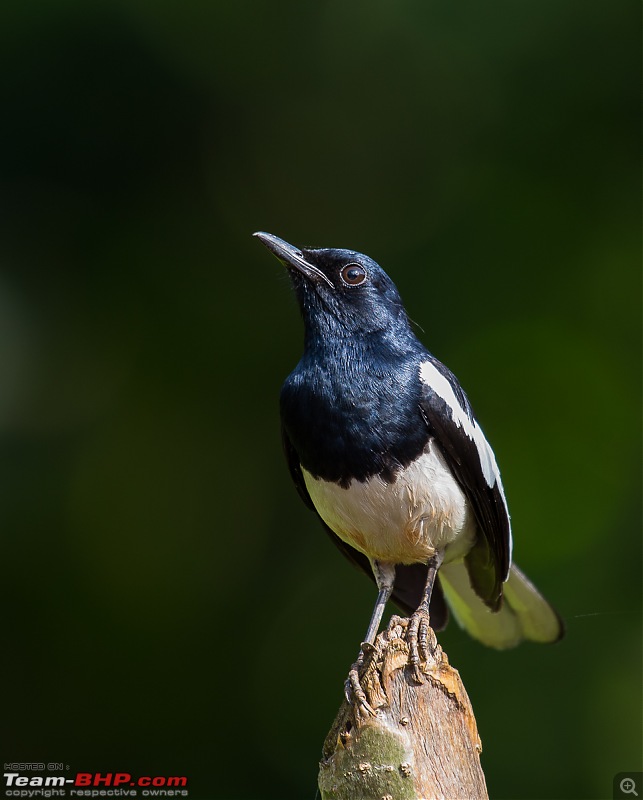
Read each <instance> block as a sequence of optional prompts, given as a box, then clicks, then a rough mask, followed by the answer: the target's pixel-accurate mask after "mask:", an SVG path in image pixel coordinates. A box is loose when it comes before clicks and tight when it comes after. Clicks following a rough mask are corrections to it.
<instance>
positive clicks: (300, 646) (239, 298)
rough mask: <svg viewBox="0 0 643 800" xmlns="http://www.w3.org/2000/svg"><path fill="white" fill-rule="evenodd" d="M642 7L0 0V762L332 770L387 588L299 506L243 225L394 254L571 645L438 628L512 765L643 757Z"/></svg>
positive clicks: (598, 765)
mask: <svg viewBox="0 0 643 800" xmlns="http://www.w3.org/2000/svg"><path fill="white" fill-rule="evenodd" d="M639 17H640V9H639V4H638V3H634V2H625V1H624V0H597V2H592V3H587V2H580V1H578V2H577V1H572V0H522V1H521V2H516V1H515V0H493V2H490V3H481V2H479V1H478V0H465V1H464V2H460V3H452V2H447V1H446V0H443V1H442V2H433V1H432V0H431V1H429V2H426V0H397V2H390V1H389V2H383V1H382V0H369V2H346V1H345V0H344V1H343V2H340V0H334V2H317V3H313V2H288V3H285V2H282V3H276V2H273V3H260V2H251V1H250V0H246V1H244V0H238V1H237V2H234V3H233V2H218V3H217V2H210V3H208V2H197V1H196V0H185V1H184V2H182V3H178V2H174V3H172V2H164V0H122V2H118V0H114V2H102V0H95V1H94V2H91V3H87V2H80V0H48V1H47V2H44V1H43V2H32V1H31V0H21V2H17V1H15V2H5V3H4V4H3V6H2V11H1V12H0V60H1V63H2V70H1V72H0V76H1V77H0V100H1V108H2V125H1V126H0V142H1V153H2V155H1V156H0V160H1V165H2V166H1V169H2V189H1V203H2V207H1V209H0V247H1V260H0V365H1V366H0V370H1V379H0V436H1V443H0V464H1V470H2V479H1V481H0V493H1V496H0V517H1V523H0V524H1V536H2V551H3V555H4V570H3V579H2V593H3V596H4V598H3V605H2V609H3V619H4V628H5V634H4V640H5V641H4V655H3V657H2V686H3V711H2V715H1V719H2V726H3V741H2V759H3V761H4V762H7V761H20V760H26V761H33V760H43V761H45V762H46V761H63V762H65V763H67V764H69V765H70V769H71V771H72V772H75V771H89V770H92V769H99V770H103V771H110V770H112V771H131V772H132V773H136V774H152V775H154V774H159V775H167V774H185V775H187V776H188V777H189V778H190V788H191V795H190V796H191V797H192V798H193V800H198V799H199V798H234V800H250V799H251V798H279V799H280V800H286V799H290V798H296V799H299V798H310V799H311V800H312V798H314V796H315V790H316V773H317V761H318V758H319V756H320V751H321V746H322V742H323V739H324V736H325V734H326V732H327V730H328V728H329V727H330V724H331V722H332V720H333V717H334V714H335V712H336V710H337V708H338V706H339V703H340V699H341V694H342V683H343V679H344V677H345V675H346V672H347V669H348V667H349V665H350V663H351V661H352V660H353V658H354V657H355V655H356V651H357V647H358V645H359V642H360V640H361V637H362V636H363V633H364V631H365V628H366V625H367V621H368V617H369V614H370V611H371V606H372V603H373V600H374V587H373V585H372V584H371V583H370V581H368V580H367V579H366V578H364V577H363V576H360V575H359V574H358V573H356V572H354V570H353V569H352V568H351V566H350V565H349V564H348V563H346V562H344V560H343V559H342V558H341V556H340V555H339V554H338V553H337V551H336V550H335V548H334V547H333V546H332V544H331V543H330V542H329V541H328V539H327V537H326V536H325V535H324V533H323V531H322V529H321V527H320V526H319V525H318V523H317V521H316V520H315V518H314V516H313V515H312V514H311V513H309V512H308V511H307V510H306V508H305V507H304V506H303V505H302V504H301V503H300V501H299V499H298V497H297V495H296V493H295V491H294V489H293V487H292V486H291V483H290V479H289V476H288V473H287V469H286V467H285V464H284V462H283V459H282V455H281V450H280V438H279V422H278V393H279V388H280V385H281V382H282V380H283V379H284V377H285V376H286V375H287V374H288V372H289V371H290V370H291V369H292V367H293V366H294V364H295V363H296V360H297V359H298V357H299V354H300V350H301V342H302V328H301V323H300V320H299V317H298V311H297V309H296V306H295V302H294V299H293V297H292V293H291V292H290V289H289V286H288V279H287V276H285V275H284V274H283V270H282V269H281V268H280V266H279V264H278V263H277V262H276V261H275V260H274V259H272V258H271V257H270V255H269V254H268V253H267V252H266V251H265V250H264V249H263V248H262V247H261V245H260V244H259V243H258V242H257V241H256V240H253V239H252V238H251V236H250V234H251V233H252V232H253V231H255V230H257V229H260V230H267V231H271V232H273V233H276V234H278V235H280V236H283V237H284V238H286V239H288V240H290V241H292V242H294V243H295V244H300V245H316V246H337V247H349V248H354V249H357V250H361V251H362V252H366V253H368V254H369V255H370V256H372V257H373V258H375V259H376V260H377V261H379V262H380V263H381V264H382V265H383V266H384V268H385V269H386V270H387V271H388V272H389V273H390V274H391V275H392V276H393V278H394V280H395V281H396V282H397V284H398V287H399V288H400V291H401V293H402V296H403V297H404V298H405V299H406V302H407V307H408V311H409V314H410V316H411V317H412V318H413V319H414V320H416V321H417V322H418V323H419V324H420V325H421V326H422V328H423V330H424V333H423V334H422V338H423V340H424V342H425V344H426V345H427V346H428V347H429V349H430V350H431V351H432V352H433V353H435V354H436V355H437V356H438V357H439V358H441V359H442V360H443V361H445V362H446V363H447V364H448V365H449V366H450V367H451V368H452V369H453V370H454V371H455V373H456V374H457V375H458V376H459V378H460V379H461V381H462V383H463V384H464V386H465V388H466V389H467V391H468V393H469V396H470V397H471V399H472V402H473V404H474V407H475V408H476V411H477V413H478V416H479V418H480V419H481V420H482V423H483V427H484V428H485V431H486V433H487V434H488V436H489V438H490V440H491V442H492V443H493V446H494V449H495V451H496V454H497V457H498V460H499V463H500V465H501V468H502V470H503V477H504V482H505V486H506V489H507V494H508V497H509V501H510V507H511V511H512V517H513V524H514V532H515V538H516V549H515V556H516V560H517V562H518V563H519V564H520V565H521V566H522V567H523V568H524V569H525V571H526V572H527V573H528V574H529V575H530V576H531V577H532V579H533V580H534V581H535V582H536V583H537V584H538V585H539V586H540V587H541V589H542V590H543V592H544V593H545V594H546V595H547V596H548V597H549V598H550V599H551V600H552V601H553V602H554V604H555V605H557V607H558V608H559V610H560V612H561V614H562V616H563V617H564V618H565V620H566V624H567V628H568V632H567V637H566V639H565V640H564V641H563V642H562V643H561V644H560V645H557V646H554V647H536V646H528V645H525V646H522V647H520V648H518V649H517V650H515V651H511V652H507V653H497V652H493V651H488V650H486V649H484V648H483V647H482V646H479V645H477V644H476V643H474V642H472V641H470V640H468V639H467V637H466V636H465V635H464V634H463V633H462V632H461V631H460V630H458V629H457V626H455V625H453V624H452V625H451V626H450V627H449V629H448V630H447V631H446V632H445V633H444V634H443V635H442V636H441V642H442V644H443V645H444V647H445V649H446V650H447V652H448V653H449V656H450V659H451V661H452V663H453V664H454V665H455V666H457V668H458V669H459V670H460V672H461V674H462V676H463V679H464V682H465V685H466V687H467V689H468V691H469V693H470V696H471V699H472V702H473V706H474V709H475V711H476V716H477V720H478V725H479V728H480V733H481V736H482V740H483V746H484V752H483V756H482V758H483V766H484V769H485V773H486V777H487V782H488V785H489V790H490V794H491V796H492V797H494V798H607V797H610V796H611V786H612V777H613V775H614V774H615V773H617V772H620V771H625V770H635V769H641V766H640V764H641V762H640V758H641V617H640V609H641V569H640V565H641V519H640V492H639V487H640V451H639V447H640V427H639V407H640V406H639V400H640V356H641V353H640V329H639V323H640V305H639V304H640V288H641V287H640V278H639V257H640V223H639V205H640V204H639V195H640V184H639V167H640V164H639V136H638V134H639V109H638V99H639V86H638V83H639V61H640V46H639V28H640V19H639Z"/></svg>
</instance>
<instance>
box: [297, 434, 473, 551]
mask: <svg viewBox="0 0 643 800" xmlns="http://www.w3.org/2000/svg"><path fill="white" fill-rule="evenodd" d="M303 474H304V480H305V481H306V488H307V489H308V492H309V493H310V496H311V498H312V500H313V503H314V504H315V508H316V509H317V511H318V512H319V515H320V516H321V518H322V519H323V520H324V522H325V523H326V524H327V525H328V526H329V527H330V528H331V529H332V530H333V531H334V532H335V533H336V534H337V535H338V536H339V537H340V538H341V539H343V540H344V541H345V542H347V543H348V544H350V545H351V546H352V547H354V548H355V549H356V550H360V551H361V552H362V553H364V554H365V555H366V556H368V557H369V558H371V559H375V560H377V561H383V562H389V563H394V564H412V563H415V562H426V561H427V560H428V559H429V558H430V557H431V556H433V555H434V554H435V553H436V552H441V553H443V554H444V560H445V562H449V561H454V560H456V559H458V558H462V557H463V556H464V555H466V553H467V552H468V551H469V549H470V548H471V546H472V544H473V541H474V538H475V533H476V528H475V520H474V517H473V514H472V512H471V509H470V508H469V504H468V503H467V500H466V497H465V496H464V494H463V492H462V489H460V487H459V486H458V484H457V482H456V480H455V479H454V477H453V475H452V474H451V471H450V470H449V468H448V467H447V465H446V463H445V461H444V458H443V457H442V454H441V453H440V451H439V450H438V448H437V447H436V446H435V443H434V442H433V441H432V440H431V441H430V442H429V444H428V445H427V448H426V449H425V451H424V453H423V454H422V455H421V456H420V457H419V458H418V459H416V460H415V461H414V462H413V463H412V464H410V465H409V466H408V467H407V468H406V469H404V470H402V471H401V472H400V473H398V475H397V478H396V480H395V481H394V482H393V483H385V482H384V481H383V480H382V479H381V478H379V477H374V478H371V479H369V480H367V481H365V482H363V483H360V482H359V481H352V483H351V485H350V486H349V487H348V489H343V488H342V487H341V486H339V485H338V484H336V483H331V482H329V481H323V480H319V479H317V478H314V477H313V476H312V475H311V474H310V473H309V472H306V470H305V469H304V470H303Z"/></svg>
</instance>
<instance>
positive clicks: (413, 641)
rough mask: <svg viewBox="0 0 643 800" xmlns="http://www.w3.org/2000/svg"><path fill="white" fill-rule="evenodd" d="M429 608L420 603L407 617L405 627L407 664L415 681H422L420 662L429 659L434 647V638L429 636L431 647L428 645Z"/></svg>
mask: <svg viewBox="0 0 643 800" xmlns="http://www.w3.org/2000/svg"><path fill="white" fill-rule="evenodd" d="M430 632H431V627H430V625H429V609H428V608H426V606H424V605H421V606H420V607H419V608H418V610H417V611H415V612H414V613H413V614H412V615H411V618H410V619H409V624H408V627H407V629H406V643H407V645H408V648H409V666H410V667H411V675H412V676H413V680H414V681H415V682H416V683H423V682H424V679H423V677H422V670H421V669H420V663H421V662H422V661H423V662H424V663H426V662H427V661H429V660H430V659H431V650H434V649H435V639H434V636H431V640H432V641H431V647H429V633H430Z"/></svg>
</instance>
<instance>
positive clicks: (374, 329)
mask: <svg viewBox="0 0 643 800" xmlns="http://www.w3.org/2000/svg"><path fill="white" fill-rule="evenodd" d="M254 236H256V237H257V238H258V239H259V241H260V242H261V243H262V244H263V245H265V247H267V248H268V250H269V251H270V252H271V253H272V254H273V255H274V256H276V257H277V259H279V261H280V262H281V263H282V264H283V265H284V266H285V267H286V268H287V270H288V273H289V275H290V278H291V281H292V285H293V287H294V292H295V295H296V297H297V300H298V303H299V307H300V310H301V314H302V317H303V323H304V347H303V354H302V356H301V359H300V361H299V362H298V364H297V365H296V367H295V369H294V370H293V371H292V372H291V373H290V375H289V376H288V377H287V378H286V380H285V382H284V384H283V386H282V389H281V396H280V413H281V430H282V443H283V449H284V453H285V456H286V461H287V464H288V467H289V470H290V475H291V477H292V480H293V481H294V484H295V487H296V489H297V491H298V493H299V495H300V497H301V499H302V500H303V502H304V503H305V504H306V505H307V506H308V507H309V508H310V509H311V510H313V511H314V512H316V514H317V515H318V517H319V518H320V519H321V522H322V524H323V526H324V528H325V529H326V532H327V533H328V534H329V535H330V537H331V539H332V540H333V542H334V543H335V545H336V546H337V547H338V548H339V549H340V550H341V552H342V553H343V554H344V555H345V556H346V557H347V558H348V559H349V560H350V561H351V562H353V564H355V565H356V566H357V567H359V568H360V569H361V570H363V571H364V572H366V574H367V575H369V576H370V577H371V578H373V580H374V581H375V583H376V586H377V590H378V592H377V599H376V602H375V606H374V609H373V613H372V616H371V619H370V623H369V625H368V628H367V632H366V636H365V638H364V641H363V642H362V644H361V648H360V654H359V657H358V660H357V661H356V662H355V664H353V666H352V667H351V670H350V672H349V678H348V680H347V683H346V692H347V696H351V695H352V697H353V699H354V700H355V702H357V703H358V704H360V705H361V706H363V707H365V708H366V710H367V711H370V712H372V709H370V707H369V706H368V703H367V701H366V697H365V695H364V693H363V692H362V689H361V686H360V684H359V668H360V666H361V665H362V663H363V657H364V654H365V653H366V652H368V650H369V649H370V650H371V651H372V648H373V645H374V642H375V638H376V636H377V633H378V631H379V628H380V625H381V620H382V615H383V612H384V609H385V606H386V603H387V602H388V601H389V599H392V601H393V602H394V603H395V604H396V605H397V606H398V607H399V608H400V609H401V610H402V611H404V612H406V613H407V614H409V615H410V617H409V620H410V621H409V623H408V628H407V632H406V640H407V644H408V647H409V663H410V665H411V666H412V668H413V671H414V672H413V674H414V677H415V678H416V679H417V680H421V673H420V670H419V665H420V664H421V661H422V660H425V661H426V659H427V658H428V656H429V653H428V645H427V637H428V630H429V625H430V626H431V627H432V628H433V630H435V631H440V630H442V629H443V628H444V627H445V625H446V623H447V620H448V617H449V609H450V611H451V613H452V614H453V616H454V617H455V619H456V621H457V622H458V623H459V625H460V626H461V627H462V628H464V629H465V630H466V631H467V632H468V633H469V634H470V635H471V636H472V637H473V638H474V639H477V640H478V641H479V642H481V643H483V644H484V645H487V646H490V647H494V648H497V649H505V648H509V647H513V646H515V645H517V644H518V643H519V642H521V641H522V640H531V641H534V642H542V643H549V642H555V641H558V640H559V639H560V638H561V637H562V635H563V631H564V626H563V623H562V620H561V619H560V617H559V615H558V614H557V612H556V611H555V610H554V609H553V607H552V606H551V605H550V604H549V603H548V601H547V600H546V599H545V598H544V597H543V596H542V595H541V594H540V593H539V591H538V590H537V589H536V587H535V586H534V585H533V583H532V582H531V581H530V580H529V579H528V578H527V577H526V576H525V575H524V573H523V572H522V571H521V570H520V569H519V568H518V567H517V566H516V565H515V564H514V563H513V562H512V532H511V522H510V517H509V511H508V507H507V500H506V497H505V492H504V489H503V485H502V480H501V477H500V471H499V469H498V465H497V462H496V458H495V455H494V452H493V450H492V449H491V446H490V445H489V443H488V441H487V439H486V437H485V435H484V433H483V432H482V428H481V427H480V425H479V423H478V421H477V420H476V417H475V416H474V412H473V409H472V406H471V404H470V402H469V399H468V397H467V395H466V394H465V392H464V390H463V388H462V387H461V385H460V383H459V381H458V380H457V378H456V377H455V375H454V374H453V373H452V372H451V371H450V370H449V369H448V368H447V367H446V366H445V365H444V364H442V363H441V362H440V361H438V359H437V358H435V357H434V356H433V355H432V354H431V353H430V352H429V351H428V350H427V349H426V348H425V346H424V345H423V344H422V343H421V342H420V340H419V339H418V338H417V336H416V335H415V332H414V331H413V328H412V325H411V322H410V320H409V317H408V315H407V313H406V310H405V307H404V305H403V303H402V299H401V297H400V294H399V292H398V290H397V288H396V286H395V284H394V283H393V281H392V280H391V279H390V278H389V276H388V275H387V273H386V272H385V271H384V270H383V269H382V267H380V266H379V264H377V263H376V262H375V261H374V260H373V259H371V258H370V257H368V256H366V255H364V254H362V253H358V252H356V251H354V250H348V249H341V248H303V247H302V248H299V247H295V246H294V245H291V244H289V243H288V242H286V241H284V240H283V239H281V238H279V237H278V236H275V235H273V234H270V233H265V232H262V231H259V232H257V233H255V234H254Z"/></svg>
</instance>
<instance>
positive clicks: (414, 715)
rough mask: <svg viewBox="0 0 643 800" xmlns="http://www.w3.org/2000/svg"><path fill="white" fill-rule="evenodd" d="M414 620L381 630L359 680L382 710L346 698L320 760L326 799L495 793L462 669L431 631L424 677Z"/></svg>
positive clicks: (448, 798) (457, 797) (457, 798)
mask: <svg viewBox="0 0 643 800" xmlns="http://www.w3.org/2000/svg"><path fill="white" fill-rule="evenodd" d="M407 625H408V620H405V619H402V618H399V617H395V618H394V619H393V621H392V624H391V625H390V626H389V628H388V630H386V631H383V632H382V633H380V634H379V636H378V637H377V639H376V641H375V647H374V648H373V651H372V652H370V653H369V654H368V655H367V657H366V659H365V664H364V668H363V671H362V673H361V675H360V682H361V685H362V688H363V689H364V692H365V694H366V698H367V700H368V703H369V705H370V706H371V708H372V709H373V710H374V711H375V714H374V715H372V714H369V713H367V712H365V711H363V710H360V709H358V708H357V707H356V706H354V705H353V704H349V703H348V702H346V701H344V703H343V704H342V706H341V708H340V710H339V713H338V715H337V717H336V719H335V722H334V723H333V726H332V728H331V730H330V732H329V734H328V736H327V737H326V741H325V743H324V749H323V757H322V761H321V763H320V767H319V789H320V792H321V796H322V800H419V798H422V800H438V798H440V799H443V800H488V794H487V788H486V784H485V779H484V774H483V772H482V768H481V766H480V753H481V751H482V744H481V742H480V737H479V735H478V728H477V726H476V721H475V717H474V715H473V709H472V708H471V703H470V701H469V697H468V696H467V693H466V691H465V688H464V685H463V683H462V681H461V679H460V675H459V673H458V671H457V670H456V669H453V667H451V665H450V664H449V660H448V658H447V656H446V653H444V651H443V650H442V648H441V647H440V646H439V645H438V644H437V641H436V638H435V633H434V632H433V630H430V631H429V641H428V644H429V651H430V653H431V658H430V659H429V661H427V662H426V663H423V664H422V665H421V667H422V670H421V671H422V676H423V678H424V680H423V682H422V683H420V684H419V683H417V682H416V681H415V680H414V679H413V677H412V672H411V670H410V669H409V668H408V657H409V651H408V646H407V644H406V639H405V637H406V628H407Z"/></svg>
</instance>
